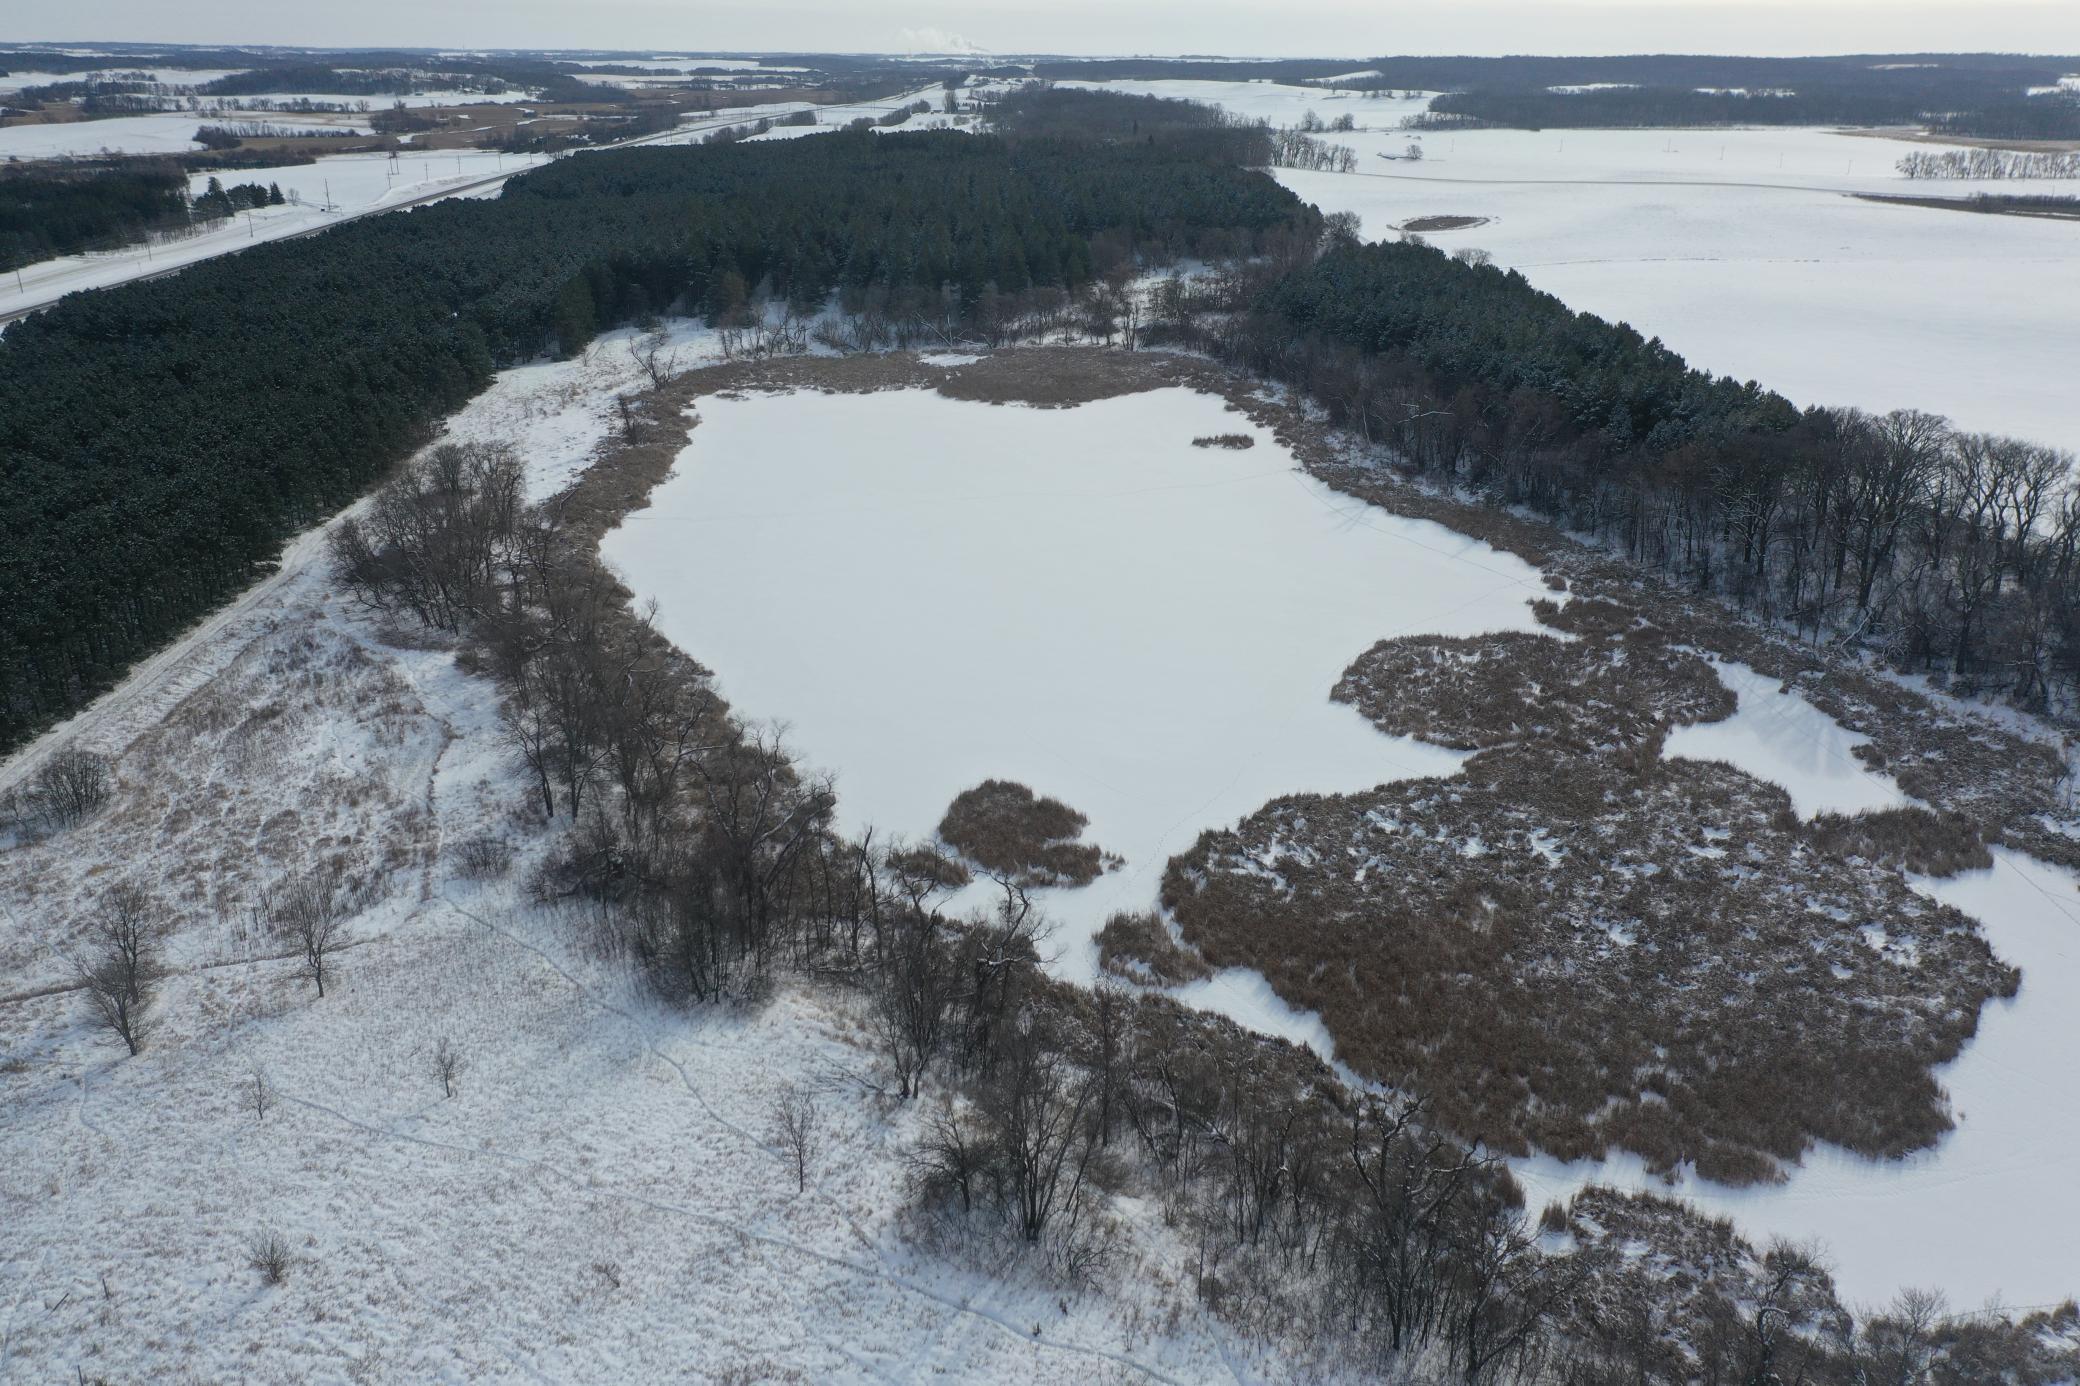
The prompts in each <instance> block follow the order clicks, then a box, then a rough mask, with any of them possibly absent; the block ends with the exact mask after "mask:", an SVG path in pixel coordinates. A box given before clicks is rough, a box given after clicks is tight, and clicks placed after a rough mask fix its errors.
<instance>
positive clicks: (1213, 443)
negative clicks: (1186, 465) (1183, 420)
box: [1192, 433, 1257, 452]
mask: <svg viewBox="0 0 2080 1386" xmlns="http://www.w3.org/2000/svg"><path fill="white" fill-rule="evenodd" d="M1256 445H1257V440H1256V439H1254V438H1252V437H1250V436H1249V435H1248V434H1247V433H1209V434H1206V435H1205V436H1203V437H1199V438H1194V439H1192V446H1193V447H1195V448H1228V449H1231V450H1232V451H1235V452H1240V451H1242V450H1243V449H1244V448H1253V447H1255V446H1256Z"/></svg>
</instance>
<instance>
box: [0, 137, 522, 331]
mask: <svg viewBox="0 0 2080 1386" xmlns="http://www.w3.org/2000/svg"><path fill="white" fill-rule="evenodd" d="M104 123H105V122H104ZM191 124H192V120H191ZM546 159H547V156H546V155H539V154H522V155H514V154H504V155H501V154H496V153H492V152H489V151H483V152H480V151H476V150H468V151H463V152H461V153H441V154H432V153H429V154H426V155H423V156H414V155H411V154H405V155H403V156H401V157H400V158H398V159H397V160H395V161H394V162H393V161H392V160H391V159H390V158H389V157H388V156H386V155H381V154H373V155H371V154H342V155H338V156H336V157H334V158H329V159H320V160H318V161H317V162H316V163H314V164H290V165H284V166H281V167H271V168H250V169H237V170H233V171H229V172H224V173H218V174H215V175H211V174H207V173H198V174H194V175H192V176H191V177H190V178H189V180H188V185H189V190H190V191H191V192H193V193H199V192H201V191H202V190H203V189H204V188H205V187H206V186H207V185H208V183H209V180H210V178H211V177H212V176H214V177H217V178H219V179H220V180H222V181H223V182H225V183H259V184H262V185H263V186H264V185H267V184H270V183H273V184H278V185H279V186H280V187H281V189H282V194H283V196H284V197H286V198H288V200H289V201H288V204H287V205H285V206H281V207H265V208H261V209H259V210H257V211H254V212H252V213H250V214H247V213H240V214H239V215H238V216H236V217H233V218H231V219H230V220H229V221H228V222H224V223H221V224H218V225H216V226H213V227H210V228H209V229H207V230H204V231H202V232H200V233H198V234H195V235H192V236H187V237H183V238H181V239H178V240H168V241H160V242H156V243H154V244H152V245H150V246H143V245H136V246H125V247H124V248H123V249H121V250H114V251H108V252H105V253H101V254H91V255H68V256H64V257H61V258H59V259H55V260H44V261H40V262H39V263H37V264H33V265H28V266H24V267H23V269H22V270H21V272H20V273H19V275H17V274H14V273H9V274H7V275H6V276H4V277H0V319H5V318H6V317H8V316H9V315H10V314H13V313H16V312H19V311H21V310H23V309H26V308H34V307H39V306H41V305H43V304H46V303H50V302H53V301H55V300H56V299H58V298H60V297H62V296H64V295H65V294H68V293H72V292H74V291H75V290H78V289H97V288H106V287H107V286H109V285H111V284H120V283H123V282H124V281H125V280H130V279H136V278H138V277H140V276H141V275H147V274H157V273H159V272H160V271H163V270H167V269H174V268H177V267H179V266H182V265H189V264H193V263H195V262H196V261H198V260H207V259H210V258H211V257H213V256H217V255H224V254H228V253H231V252H234V251H238V250H243V249H245V248H246V247H247V246H249V245H252V244H254V243H255V242H257V241H267V240H279V239H280V238H282V237H284V236H292V235H296V234H299V233H301V232H305V231H311V230H314V229H316V228H318V227H321V226H326V225H329V224H331V223H333V222H336V221H339V220H341V219H342V218H345V217H352V216H359V215H363V214H366V213H369V212H373V211H379V210H381V209H383V208H384V207H388V206H393V205H395V204H397V203H400V202H409V201H414V200H417V199H421V198H426V197H428V196H429V195H435V194H439V193H440V192H441V191H442V190H444V189H454V190H457V191H461V190H466V189H479V190H491V191H495V190H496V188H497V187H498V184H497V182H496V181H491V182H487V181H486V180H496V179H498V178H499V177H500V175H501V174H510V173H517V172H520V171H522V170H524V169H528V168H532V167H534V166H536V165H537V164H540V163H543V162H545V161H546ZM328 197H329V198H330V199H331V202H330V203H329V204H328V203H327V201H326V199H327V198H328Z"/></svg>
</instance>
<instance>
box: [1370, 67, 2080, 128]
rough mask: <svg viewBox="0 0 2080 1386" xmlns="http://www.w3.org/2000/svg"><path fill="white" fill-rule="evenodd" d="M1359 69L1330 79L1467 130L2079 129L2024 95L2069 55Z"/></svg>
mask: <svg viewBox="0 0 2080 1386" xmlns="http://www.w3.org/2000/svg"><path fill="white" fill-rule="evenodd" d="M1367 66H1369V67H1371V68H1373V69H1374V70H1376V72H1377V74H1378V75H1377V76H1371V77H1362V78H1352V79H1348V80H1346V81H1342V82H1339V83H1338V84H1337V85H1338V86H1340V87H1349V88H1351V89H1356V90H1391V89H1417V90H1424V91H1435V92H1440V93H1442V95H1440V96H1438V97H1437V98H1436V100H1435V101H1434V102H1433V103H1432V105H1431V111H1432V112H1433V113H1434V115H1433V116H1432V117H1431V120H1432V121H1442V122H1450V123H1457V124H1462V125H1464V124H1488V125H1505V126H1515V127H1522V128H1529V129H1541V128H1550V129H1582V128H1638V127H1645V126H1694V125H1727V124H1742V125H1863V126H1872V125H1933V126H1934V127H1935V128H1938V129H1941V130H1944V131H1946V132H1948V133H1952V134H1959V135H1983V136H1987V137H1991V138H1999V139H2015V138H2024V137H2028V138H2036V139H2055V138H2072V137H2073V136H2075V135H2076V134H2080V101H2074V100H2069V99H2065V98H2063V97H2060V96H2057V95H2046V96H2030V95H2028V93H2029V92H2030V91H2031V90H2032V89H2037V88H2045V87H2055V86H2056V85H2057V84H2058V82H2059V79H2060V78H2061V77H2062V76H2064V75H2066V74H2068V73H2070V72H2072V71H2073V70H2074V68H2075V66H2080V63H2076V62H2075V60H2074V59H2073V58H2071V57H2055V56H2046V57H2036V56H2022V55H2015V54H1987V53H1977V54H1974V53H1923V54H1910V55H1901V56H1893V57H1887V56H1884V55H1875V54H1873V55H1857V56H1852V57H1827V58H1750V57H1733V56H1709V55H1673V54H1671V55H1641V56H1629V57H1584V58H1546V57H1502V58H1463V57H1439V58H1414V57H1388V58H1376V59H1373V60H1371V62H1370V63H1369V64H1367ZM1555 88H1559V89H1560V90H1555ZM1583 88H1590V89H1589V90H1583ZM1419 123H1421V122H1419Z"/></svg>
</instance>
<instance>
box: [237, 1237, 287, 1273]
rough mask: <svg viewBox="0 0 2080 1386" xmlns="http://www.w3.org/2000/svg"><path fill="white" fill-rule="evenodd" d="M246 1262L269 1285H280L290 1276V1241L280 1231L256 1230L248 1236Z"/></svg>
mask: <svg viewBox="0 0 2080 1386" xmlns="http://www.w3.org/2000/svg"><path fill="white" fill-rule="evenodd" d="M246 1264H247V1265H248V1266H251V1267H252V1268H253V1269H254V1270H256V1271H258V1272H260V1278H261V1279H262V1280H264V1281H266V1282H267V1283H268V1284H269V1285H279V1284H281V1283H282V1282H283V1281H285V1280H287V1279H288V1278H289V1264H290V1255H289V1243H288V1242H287V1241H285V1240H284V1239H283V1237H282V1234H281V1233H279V1232H274V1231H262V1232H256V1233H254V1234H253V1235H252V1236H250V1237H248V1238H246Z"/></svg>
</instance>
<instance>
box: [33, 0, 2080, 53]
mask: <svg viewBox="0 0 2080 1386" xmlns="http://www.w3.org/2000/svg"><path fill="white" fill-rule="evenodd" d="M5 8H6V9H13V10H15V11H16V13H14V14H6V13H4V12H0V41H6V40H12V41H17V42H20V41H30V40H60V41H62V40H102V41H112V40H137V41H150V42H179V43H281V44H314V45H339V46H364V47H365V46H375V45H382V44H395V45H399V46H408V47H425V46H438V47H573V48H577V47H583V48H642V47H648V48H656V49H659V50H669V49H678V48H700V49H710V50H743V51H757V50H759V49H783V50H793V51H797V52H811V51H821V52H855V51H857V52H869V51H871V52H903V51H909V50H913V49H932V50H937V49H944V48H958V47H961V46H964V45H972V46H974V47H976V48H980V49H984V50H988V51H992V52H1000V53H1008V52H1035V51H1044V52H1058V53H1163V54H1174V53H1225V54H1250V55H1262V56H1312V55H1321V56H1341V55H1351V56H1363V55H1370V54H1379V53H1639V52H1691V53H1755V54H1801V53H1859V52H1861V53H1872V52H1914V51H1937V50H1950V51H1957V50H1968V51H2002V52H2037V53H2050V52H2057V53H2080V0H1946V2H1945V3H1931V2H1930V0H1545V2H1544V3H1535V0H1418V2H1417V3H1409V2H1408V0H1248V2H1247V3H1245V2H1244V0H960V2H959V3H952V2H951V0H773V2H770V3H769V2H768V0H347V3H344V4H325V3H319V0H76V2H75V3H69V4H64V5H33V4H32V3H31V0H6V4H5Z"/></svg>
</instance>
